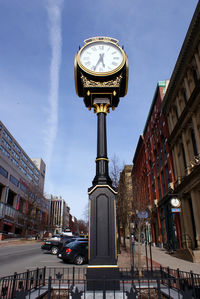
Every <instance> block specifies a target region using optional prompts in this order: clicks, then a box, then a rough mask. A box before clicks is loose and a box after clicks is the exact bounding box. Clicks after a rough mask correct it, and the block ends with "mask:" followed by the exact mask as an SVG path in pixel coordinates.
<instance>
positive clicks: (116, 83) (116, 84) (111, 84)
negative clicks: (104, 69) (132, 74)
mask: <svg viewBox="0 0 200 299" xmlns="http://www.w3.org/2000/svg"><path fill="white" fill-rule="evenodd" d="M81 80H82V83H83V86H84V87H85V88H89V87H120V83H121V80H122V75H119V76H118V77H117V78H115V79H114V80H109V81H105V82H99V81H94V80H89V79H88V78H87V77H85V76H84V75H83V74H81Z"/></svg>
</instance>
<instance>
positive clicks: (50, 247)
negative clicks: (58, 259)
mask: <svg viewBox="0 0 200 299" xmlns="http://www.w3.org/2000/svg"><path fill="white" fill-rule="evenodd" d="M74 239H75V237H74V236H62V237H61V239H49V240H45V241H44V242H42V246H41V249H42V250H47V251H50V252H51V253H52V254H54V255H55V254H57V252H58V247H59V245H60V244H63V242H66V241H69V242H71V240H74Z"/></svg>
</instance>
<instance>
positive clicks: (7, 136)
mask: <svg viewBox="0 0 200 299" xmlns="http://www.w3.org/2000/svg"><path fill="white" fill-rule="evenodd" d="M3 135H4V136H5V137H6V138H7V139H8V140H9V141H10V142H11V143H12V138H11V137H10V136H9V135H8V133H7V132H6V131H5V130H3Z"/></svg>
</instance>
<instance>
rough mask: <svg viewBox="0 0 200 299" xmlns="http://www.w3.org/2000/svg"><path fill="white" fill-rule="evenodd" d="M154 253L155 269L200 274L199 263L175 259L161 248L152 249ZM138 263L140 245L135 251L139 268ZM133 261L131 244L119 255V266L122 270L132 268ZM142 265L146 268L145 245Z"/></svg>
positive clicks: (142, 252) (142, 250) (122, 249)
mask: <svg viewBox="0 0 200 299" xmlns="http://www.w3.org/2000/svg"><path fill="white" fill-rule="evenodd" d="M151 251H152V263H153V267H154V268H155V267H156V268H158V267H160V265H161V266H163V267H169V268H171V269H177V268H179V270H181V271H186V272H190V271H193V272H194V273H196V274H200V264H199V263H191V262H188V261H185V260H182V259H179V258H176V257H174V256H173V255H170V254H168V253H167V252H166V251H165V250H164V249H162V248H159V247H153V246H152V247H151ZM147 255H148V265H149V268H150V254H149V247H148V253H147ZM137 261H138V244H136V250H135V266H136V267H137ZM131 265H132V260H131V255H130V251H129V244H127V249H126V250H125V249H124V248H121V253H120V254H119V255H118V266H119V267H120V268H129V269H130V268H131ZM141 265H142V267H146V253H145V245H144V244H143V245H141Z"/></svg>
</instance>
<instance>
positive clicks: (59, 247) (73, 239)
mask: <svg viewBox="0 0 200 299" xmlns="http://www.w3.org/2000/svg"><path fill="white" fill-rule="evenodd" d="M75 241H76V242H82V241H88V238H80V237H74V238H72V239H69V240H64V241H61V242H59V245H58V252H57V257H58V258H61V253H62V252H63V250H65V247H66V246H67V245H68V244H69V243H71V242H75Z"/></svg>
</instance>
